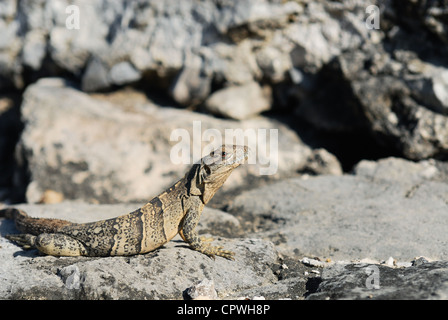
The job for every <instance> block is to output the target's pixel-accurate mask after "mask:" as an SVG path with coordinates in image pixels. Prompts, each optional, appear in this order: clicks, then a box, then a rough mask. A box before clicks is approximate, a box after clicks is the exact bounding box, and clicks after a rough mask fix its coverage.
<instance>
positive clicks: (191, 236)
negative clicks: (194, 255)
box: [179, 209, 235, 260]
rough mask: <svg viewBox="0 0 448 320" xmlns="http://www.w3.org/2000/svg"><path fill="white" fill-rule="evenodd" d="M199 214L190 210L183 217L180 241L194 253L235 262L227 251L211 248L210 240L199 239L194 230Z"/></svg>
mask: <svg viewBox="0 0 448 320" xmlns="http://www.w3.org/2000/svg"><path fill="white" fill-rule="evenodd" d="M200 216H201V213H200V212H199V211H198V210H195V209H190V210H189V211H188V213H187V214H186V215H185V218H184V220H183V224H182V228H181V230H180V231H179V234H180V236H181V237H182V239H183V240H184V241H185V242H186V243H188V244H189V245H190V247H191V248H192V249H194V250H196V251H199V252H201V253H203V254H206V255H207V256H209V257H211V258H213V259H214V258H215V255H216V256H220V257H223V258H226V259H229V260H235V258H234V255H235V253H234V252H232V251H229V250H224V249H223V248H222V247H219V246H212V245H211V244H210V242H211V241H213V239H212V238H207V239H205V238H203V237H199V235H198V233H197V231H196V230H195V228H196V225H197V224H198V222H199V218H200Z"/></svg>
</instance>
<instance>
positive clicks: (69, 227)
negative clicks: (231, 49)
mask: <svg viewBox="0 0 448 320" xmlns="http://www.w3.org/2000/svg"><path fill="white" fill-rule="evenodd" d="M247 156H248V148H247V147H245V146H236V145H224V146H222V147H220V148H218V149H216V150H215V151H212V152H211V153H210V154H209V155H208V156H206V157H204V158H202V159H201V161H200V162H198V163H196V164H194V165H193V167H192V168H191V169H190V171H188V172H187V174H186V175H185V177H184V178H182V179H181V180H179V181H178V182H176V183H175V184H174V185H173V186H171V187H170V188H168V189H167V190H166V191H164V192H162V193H161V194H160V195H158V196H157V197H155V198H154V199H152V200H151V201H149V202H148V203H147V204H145V205H144V206H143V207H141V208H139V209H137V210H135V211H133V212H131V213H128V214H126V215H122V216H119V217H117V218H113V219H108V220H101V221H96V222H91V223H81V224H78V223H72V222H69V221H65V220H59V219H43V218H31V217H29V216H28V215H27V214H26V213H25V212H24V211H22V210H19V209H15V208H8V209H3V210H0V217H6V218H10V219H14V220H15V223H16V227H17V229H19V231H21V232H22V234H18V235H8V236H6V238H8V239H10V240H12V241H14V242H16V243H17V244H19V245H21V246H22V247H23V248H24V249H28V248H37V249H38V250H39V251H41V252H42V253H45V254H48V255H53V256H127V255H134V254H141V253H146V252H149V251H153V250H155V249H157V248H159V247H161V246H162V245H164V244H165V243H167V242H168V241H170V240H171V239H172V238H174V236H175V235H176V234H177V233H179V234H180V236H181V237H182V239H183V240H184V241H185V242H187V243H188V244H189V245H190V246H191V248H193V249H194V250H197V251H199V252H202V253H204V254H206V255H208V256H210V257H212V258H214V257H215V255H216V256H221V257H224V258H227V259H231V260H234V253H233V252H231V251H228V250H224V249H222V248H221V247H214V246H211V244H210V241H211V240H212V239H203V238H200V237H199V236H198V234H197V232H196V230H195V227H196V225H197V224H198V222H199V219H200V216H201V213H202V210H203V209H204V205H205V204H207V203H208V202H209V201H210V199H211V198H212V197H213V195H214V194H215V192H216V191H217V190H218V189H219V188H220V187H221V186H222V185H223V183H224V182H225V181H226V179H227V178H228V177H229V175H230V174H231V173H232V171H233V170H234V169H235V168H236V167H238V166H239V165H240V164H241V163H243V161H244V160H246V159H247Z"/></svg>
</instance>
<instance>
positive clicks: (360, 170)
mask: <svg viewBox="0 0 448 320" xmlns="http://www.w3.org/2000/svg"><path fill="white" fill-rule="evenodd" d="M353 171H354V173H355V174H356V175H357V176H363V177H366V178H370V179H374V180H394V181H396V182H397V183H400V182H410V181H411V182H419V181H424V180H431V181H440V182H446V181H447V179H448V175H447V173H448V164H447V163H446V162H442V161H437V160H434V159H431V160H422V161H419V162H412V161H407V160H405V159H400V158H393V157H389V158H385V159H380V160H378V161H369V160H363V161H361V162H359V163H358V164H357V165H356V166H355V168H354V170H353Z"/></svg>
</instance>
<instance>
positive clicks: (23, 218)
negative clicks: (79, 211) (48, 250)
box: [0, 208, 72, 235]
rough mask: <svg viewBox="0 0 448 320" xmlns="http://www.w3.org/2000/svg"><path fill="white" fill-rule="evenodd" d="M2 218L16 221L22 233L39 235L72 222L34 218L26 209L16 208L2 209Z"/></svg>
mask: <svg viewBox="0 0 448 320" xmlns="http://www.w3.org/2000/svg"><path fill="white" fill-rule="evenodd" d="M0 218H6V219H11V220H14V221H15V224H16V228H17V229H18V230H19V231H20V232H22V233H28V234H33V235H39V234H41V233H55V232H57V230H58V229H59V228H62V227H63V226H66V225H69V224H72V223H71V222H69V221H65V220H60V219H45V218H32V217H30V216H28V214H26V212H25V211H23V210H20V209H16V208H6V209H2V210H0Z"/></svg>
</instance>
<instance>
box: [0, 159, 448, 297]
mask: <svg viewBox="0 0 448 320" xmlns="http://www.w3.org/2000/svg"><path fill="white" fill-rule="evenodd" d="M446 172H447V171H446V164H443V163H438V162H434V161H423V162H420V163H414V162H409V161H406V160H402V159H395V158H389V159H385V160H381V161H378V162H372V161H365V162H361V163H360V164H359V165H358V166H357V167H356V170H355V172H354V174H352V175H343V176H319V177H307V178H303V177H302V178H291V179H287V180H283V181H281V182H278V183H276V184H270V185H268V186H263V187H258V188H254V189H252V190H247V191H244V192H238V193H239V194H238V195H231V194H229V193H227V194H226V195H225V196H224V195H222V197H223V199H218V201H216V203H217V202H222V201H226V199H232V200H231V201H230V202H229V206H228V212H224V211H222V210H218V209H213V208H206V209H205V210H204V213H203V217H202V219H201V223H200V225H199V226H198V228H199V231H200V233H201V234H207V235H212V236H214V237H215V238H216V241H217V243H219V244H220V245H223V246H225V247H226V248H229V249H231V250H233V251H235V252H236V260H235V261H228V260H225V259H222V258H219V257H218V258H216V260H212V259H210V258H208V257H206V256H204V255H202V254H201V253H198V252H195V251H193V250H191V249H189V248H188V246H187V245H185V243H183V242H182V240H181V239H180V238H175V239H174V240H173V241H171V242H170V243H168V244H167V245H165V246H163V247H162V248H160V249H158V250H155V251H154V252H151V253H148V254H145V255H138V256H131V257H108V258H87V257H78V258H76V257H60V258H56V257H50V256H39V255H38V253H37V252H36V250H30V251H22V250H21V249H20V248H19V247H17V246H16V245H14V244H12V243H10V242H9V241H7V240H6V239H5V238H3V237H0V246H1V249H0V256H1V261H2V263H1V264H0V270H1V278H0V282H1V286H0V288H1V289H0V297H1V298H3V299H15V298H21V299H23V298H26V299H52V298H65V299H73V298H76V299H183V298H186V299H188V298H201V299H202V298H208V299H210V298H213V299H216V298H219V299H237V298H250V299H254V298H260V297H263V298H265V299H305V298H306V299H446V298H447V297H448V286H447V283H448V269H447V268H448V251H447V249H446V248H447V247H448V246H447V245H448V243H447V242H448V239H447V238H446V232H445V231H446V230H445V229H446V228H445V221H446V219H447V210H446V208H447V204H448V198H447V196H446V195H447V194H448V186H447V185H446V184H444V183H441V182H439V181H438V180H439V179H441V178H443V175H444V174H446ZM291 194H294V196H291ZM138 206H139V204H110V205H99V204H84V203H76V202H62V203H58V204H41V205H39V204H21V205H18V207H20V208H22V209H23V210H25V211H27V212H29V213H30V214H31V215H33V216H39V217H54V218H61V219H69V220H72V221H74V222H88V221H93V220H98V219H105V218H109V217H114V216H118V215H120V214H123V213H126V212H129V211H131V210H134V209H135V208H137V207H138ZM14 232H16V230H15V227H14V225H13V223H12V222H11V221H7V220H4V219H3V220H0V234H1V235H4V234H8V233H14ZM422 256H424V257H422ZM204 286H205V288H204ZM198 288H199V289H198ZM203 291H205V292H207V293H203ZM198 292H199V293H198Z"/></svg>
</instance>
